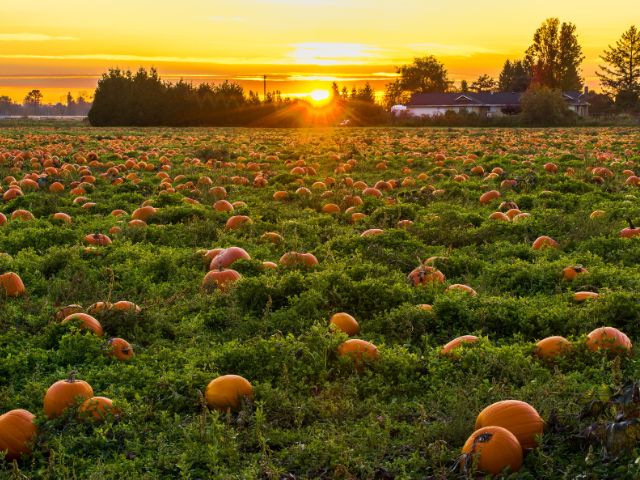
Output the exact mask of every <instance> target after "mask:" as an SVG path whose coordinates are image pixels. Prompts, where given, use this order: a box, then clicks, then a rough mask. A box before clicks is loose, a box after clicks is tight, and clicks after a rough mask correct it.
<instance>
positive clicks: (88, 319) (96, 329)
mask: <svg viewBox="0 0 640 480" xmlns="http://www.w3.org/2000/svg"><path fill="white" fill-rule="evenodd" d="M69 322H79V323H80V328H83V329H86V330H91V331H92V332H93V333H95V334H96V335H97V336H99V337H101V336H102V335H104V331H103V330H102V325H100V322H99V321H98V320H96V319H95V318H94V317H92V316H91V315H89V314H86V313H72V314H71V315H69V316H68V317H65V318H64V320H62V324H63V325H64V324H67V323H69Z"/></svg>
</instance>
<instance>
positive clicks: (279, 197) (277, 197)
mask: <svg viewBox="0 0 640 480" xmlns="http://www.w3.org/2000/svg"><path fill="white" fill-rule="evenodd" d="M288 195H289V194H288V193H287V192H285V191H284V190H278V191H277V192H275V193H274V194H273V199H274V200H275V201H279V200H280V201H284V200H286V199H287V196H288Z"/></svg>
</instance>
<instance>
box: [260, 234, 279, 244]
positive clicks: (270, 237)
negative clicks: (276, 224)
mask: <svg viewBox="0 0 640 480" xmlns="http://www.w3.org/2000/svg"><path fill="white" fill-rule="evenodd" d="M260 239H261V240H264V241H265V242H271V243H276V244H277V243H282V242H284V238H283V237H282V235H280V234H279V233H276V232H266V233H263V234H262V236H261V237H260Z"/></svg>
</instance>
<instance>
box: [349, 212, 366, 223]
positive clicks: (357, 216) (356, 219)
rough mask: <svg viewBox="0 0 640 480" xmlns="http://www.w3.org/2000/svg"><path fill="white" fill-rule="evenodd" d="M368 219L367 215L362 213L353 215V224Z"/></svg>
mask: <svg viewBox="0 0 640 480" xmlns="http://www.w3.org/2000/svg"><path fill="white" fill-rule="evenodd" d="M365 218H367V215H366V214H365V213H362V212H355V213H352V214H351V223H356V222H359V221H360V220H364V219H365Z"/></svg>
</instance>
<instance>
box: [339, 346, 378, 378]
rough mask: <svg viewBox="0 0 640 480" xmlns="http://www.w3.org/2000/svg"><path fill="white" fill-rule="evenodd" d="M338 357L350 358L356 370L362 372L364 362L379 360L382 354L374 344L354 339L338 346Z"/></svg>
mask: <svg viewBox="0 0 640 480" xmlns="http://www.w3.org/2000/svg"><path fill="white" fill-rule="evenodd" d="M338 356H340V357H345V356H347V357H350V358H351V359H352V360H353V363H354V364H355V366H356V368H357V369H358V370H361V368H362V366H363V362H365V361H374V360H377V359H378V358H380V353H379V352H378V348H377V347H376V346H375V345H374V344H373V343H370V342H367V341H366V340H360V339H357V338H352V339H349V340H347V341H346V342H343V343H341V344H340V345H339V346H338Z"/></svg>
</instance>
